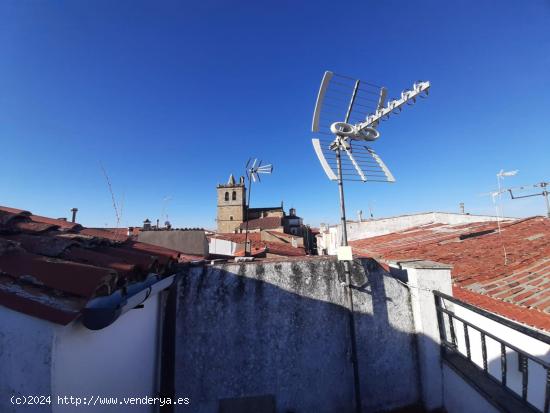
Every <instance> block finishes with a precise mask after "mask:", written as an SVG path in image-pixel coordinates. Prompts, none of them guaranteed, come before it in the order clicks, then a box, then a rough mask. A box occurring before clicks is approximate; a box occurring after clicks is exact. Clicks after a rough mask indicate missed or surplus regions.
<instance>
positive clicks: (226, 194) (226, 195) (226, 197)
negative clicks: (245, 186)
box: [225, 192, 229, 201]
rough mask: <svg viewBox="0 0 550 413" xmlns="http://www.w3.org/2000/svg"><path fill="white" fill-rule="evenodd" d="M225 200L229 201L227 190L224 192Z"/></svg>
mask: <svg viewBox="0 0 550 413" xmlns="http://www.w3.org/2000/svg"><path fill="white" fill-rule="evenodd" d="M225 200H226V201H229V192H226V193H225Z"/></svg>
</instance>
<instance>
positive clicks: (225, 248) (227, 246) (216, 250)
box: [208, 237, 239, 257]
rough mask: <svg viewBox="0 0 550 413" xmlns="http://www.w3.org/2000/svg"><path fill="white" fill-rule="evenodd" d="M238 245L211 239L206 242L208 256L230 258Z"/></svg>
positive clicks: (223, 240)
mask: <svg viewBox="0 0 550 413" xmlns="http://www.w3.org/2000/svg"><path fill="white" fill-rule="evenodd" d="M238 245H239V244H237V243H236V242H233V241H229V240H226V239H220V238H213V237H212V238H210V239H209V240H208V251H209V253H210V254H217V255H226V256H228V257H232V256H234V255H235V252H236V251H237V247H238Z"/></svg>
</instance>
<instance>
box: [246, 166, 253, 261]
mask: <svg viewBox="0 0 550 413" xmlns="http://www.w3.org/2000/svg"><path fill="white" fill-rule="evenodd" d="M246 174H247V176H248V200H247V201H246V206H245V208H246V214H245V219H246V227H245V230H244V231H245V235H244V256H245V257H249V256H250V255H251V253H252V243H250V251H249V250H248V208H250V193H251V192H252V179H250V174H249V172H248V171H247V173H246Z"/></svg>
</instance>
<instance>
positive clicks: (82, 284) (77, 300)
mask: <svg viewBox="0 0 550 413" xmlns="http://www.w3.org/2000/svg"><path fill="white" fill-rule="evenodd" d="M200 259H202V257H197V256H190V255H185V254H181V253H179V252H177V251H173V250H170V249H167V248H162V247H157V246H154V245H150V244H145V243H142V242H136V241H133V240H131V239H129V238H128V237H127V236H126V235H125V234H124V233H122V232H113V231H110V230H106V229H94V228H84V227H83V226H82V225H80V224H78V223H72V222H67V221H65V220H59V219H52V218H47V217H42V216H38V215H33V214H32V213H30V212H28V211H24V210H20V209H15V208H8V207H0V305H3V306H5V307H9V308H11V309H13V310H16V311H19V312H22V313H26V314H29V315H32V316H35V317H38V318H42V319H45V320H49V321H52V322H54V323H58V324H68V323H69V322H71V321H72V320H74V319H76V318H77V317H79V315H80V312H81V310H82V309H83V308H84V307H85V305H86V303H87V302H88V301H89V300H91V299H92V298H94V297H98V296H104V295H109V294H111V293H112V292H114V291H115V290H117V289H119V288H121V287H123V286H125V285H128V284H132V283H134V282H139V281H142V280H144V279H145V277H147V276H148V275H149V274H150V273H155V274H159V275H168V274H169V273H170V272H171V271H172V270H173V269H174V266H175V265H176V264H178V263H183V262H189V261H193V260H200Z"/></svg>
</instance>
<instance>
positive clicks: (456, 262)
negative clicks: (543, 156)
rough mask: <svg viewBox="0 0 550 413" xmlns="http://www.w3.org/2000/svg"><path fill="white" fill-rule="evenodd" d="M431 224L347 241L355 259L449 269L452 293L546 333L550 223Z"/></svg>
mask: <svg viewBox="0 0 550 413" xmlns="http://www.w3.org/2000/svg"><path fill="white" fill-rule="evenodd" d="M500 226H501V231H500V232H499V230H498V223H497V222H478V223H469V224H460V225H447V224H429V225H424V226H420V227H416V228H411V229H408V230H405V231H400V232H394V233H391V234H387V235H381V236H377V237H372V238H366V239H361V240H357V241H352V242H350V245H351V246H352V248H353V250H354V253H355V254H356V255H358V256H370V257H373V258H378V259H386V260H397V261H399V260H409V259H424V260H433V261H437V262H442V263H447V264H452V265H453V271H452V276H453V283H454V295H455V296H456V297H457V298H460V299H463V300H465V301H468V302H470V303H472V304H474V305H476V306H479V307H481V308H484V309H486V310H488V311H492V312H494V313H497V314H500V315H502V316H505V317H508V318H510V319H513V320H516V321H518V322H521V323H524V324H527V325H530V326H533V327H536V328H539V329H543V330H547V331H550V317H549V316H548V313H550V282H549V281H550V220H549V219H547V218H542V217H531V218H527V219H522V220H517V221H512V222H503V223H501V224H500Z"/></svg>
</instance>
